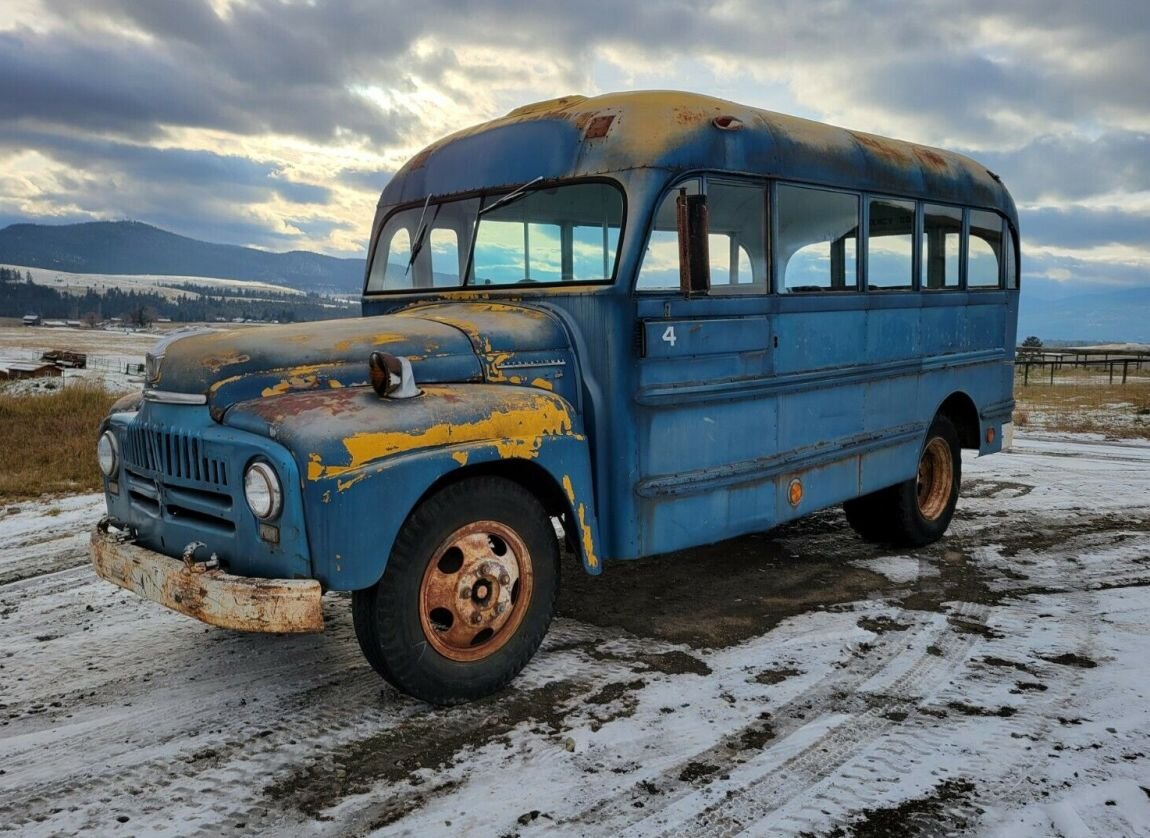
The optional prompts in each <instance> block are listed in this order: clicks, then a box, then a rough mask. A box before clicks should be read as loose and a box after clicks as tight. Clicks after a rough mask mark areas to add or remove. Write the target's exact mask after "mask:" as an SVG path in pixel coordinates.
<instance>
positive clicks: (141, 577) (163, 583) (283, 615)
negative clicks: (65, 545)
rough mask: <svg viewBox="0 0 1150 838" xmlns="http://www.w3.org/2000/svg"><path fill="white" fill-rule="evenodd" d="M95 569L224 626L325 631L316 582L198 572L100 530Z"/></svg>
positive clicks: (155, 599) (94, 548)
mask: <svg viewBox="0 0 1150 838" xmlns="http://www.w3.org/2000/svg"><path fill="white" fill-rule="evenodd" d="M90 555H91V559H92V566H93V568H94V569H95V571H96V575H98V576H99V577H100V578H102V579H106V580H107V581H109V582H112V583H113V584H115V585H119V586H120V587H121V588H126V589H127V590H129V591H132V592H133V593H136V594H139V595H140V596H141V597H143V598H144V599H150V600H152V601H153V602H158V603H160V604H161V605H164V606H167V607H168V608H170V609H172V610H173V611H178V612H180V613H181V614H186V615H187V616H189V617H195V618H196V619H197V620H200V621H202V622H205V623H208V624H209V625H213V626H218V627H220V628H227V629H236V630H238V631H259V632H275V633H291V634H302V633H309V632H320V631H323V607H322V604H321V596H322V591H321V588H320V584H319V582H317V581H316V580H314V579H254V578H248V577H242V576H232V575H231V574H228V573H224V572H223V571H222V570H218V569H216V570H200V569H199V568H200V567H202V566H200V565H192V566H190V567H189V566H188V565H186V564H184V562H182V561H180V560H178V559H172V558H169V557H167V556H164V555H161V554H159V553H153V552H152V551H151V550H145V549H143V548H142V547H137V546H135V545H132V544H126V543H122V542H119V541H117V540H115V539H113V538H111V537H109V536H107V535H106V534H105V533H104V532H102V531H101V530H100V529H99V528H97V529H96V530H95V531H93V533H92V541H91V553H90Z"/></svg>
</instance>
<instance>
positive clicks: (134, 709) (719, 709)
mask: <svg viewBox="0 0 1150 838" xmlns="http://www.w3.org/2000/svg"><path fill="white" fill-rule="evenodd" d="M964 469H965V478H964V487H963V488H964V499H963V500H962V501H961V502H960V507H959V514H958V517H957V519H956V521H955V522H954V524H953V526H952V528H951V531H950V533H949V534H948V535H947V537H946V538H944V539H943V540H942V541H941V542H940V543H938V544H936V545H933V546H931V547H929V548H926V549H923V550H917V551H901V552H899V551H891V550H889V549H885V548H880V547H874V546H871V545H867V544H865V543H864V542H862V541H860V540H859V539H858V538H857V537H855V536H854V534H853V533H852V532H851V531H850V529H849V527H848V526H847V524H846V521H845V519H844V517H843V515H842V513H841V512H839V511H838V510H830V511H825V512H821V513H817V514H815V515H813V516H811V517H809V518H806V519H804V520H801V521H799V522H796V523H794V524H790V525H787V526H785V527H781V528H779V529H776V530H774V531H771V532H769V533H763V534H757V535H753V536H749V537H746V538H741V539H737V540H734V541H729V542H723V543H721V544H717V545H712V546H710V547H706V548H702V549H698V550H692V551H685V552H683V553H680V554H676V555H671V556H663V557H658V558H652V559H647V560H642V561H638V562H633V563H620V564H615V565H610V566H608V567H607V568H606V570H605V572H604V574H603V575H602V576H601V577H598V578H590V577H587V576H585V575H584V574H583V573H582V571H581V570H580V569H579V568H578V567H577V566H576V564H575V562H574V561H570V562H568V563H567V567H566V568H565V573H564V576H563V587H562V593H561V597H560V602H559V611H558V617H557V619H556V621H555V623H554V624H553V626H552V630H551V632H550V634H549V635H548V638H547V639H546V640H545V642H544V646H543V649H542V650H541V651H540V653H539V654H538V655H537V656H536V658H535V659H534V660H533V661H532V662H531V664H529V666H528V667H527V669H526V670H525V671H524V673H523V675H521V676H520V678H518V679H517V680H516V681H515V682H514V684H513V685H512V686H511V687H510V688H509V689H508V690H506V691H505V692H504V693H502V694H500V695H498V696H494V697H492V698H490V699H487V700H484V701H481V702H477V703H474V704H471V705H468V706H464V707H459V708H454V709H449V710H439V709H434V708H431V707H429V706H427V705H425V704H422V703H420V702H417V701H414V700H412V699H409V698H406V697H405V696H402V695H399V694H397V693H396V692H395V691H393V690H392V689H390V688H389V687H387V686H386V685H385V684H384V683H383V682H382V681H380V680H379V678H378V677H377V676H375V674H374V673H373V672H372V671H371V670H370V668H369V667H368V665H367V664H366V663H365V662H364V661H363V659H362V658H361V657H360V654H359V650H358V647H357V646H356V643H355V639H354V633H353V631H352V626H351V618H350V614H349V608H348V606H349V602H348V598H347V597H346V596H344V595H328V596H327V597H326V600H325V611H326V621H327V629H326V631H325V632H324V633H323V634H322V635H315V636H304V637H282V636H280V637H276V636H264V635H247V634H240V633H235V632H229V631H223V630H218V629H212V628H207V627H205V626H203V625H200V624H198V623H195V622H194V621H191V620H188V619H186V618H183V617H181V616H179V615H175V614H172V613H170V612H167V611H166V610H164V609H163V608H162V607H160V606H157V605H155V604H152V603H147V602H143V601H141V600H139V599H138V598H136V597H135V596H134V595H131V594H128V593H126V592H123V591H120V590H119V589H116V588H114V587H112V586H110V585H108V584H106V583H104V582H101V581H99V580H97V579H95V578H94V577H93V575H92V573H91V571H90V570H89V569H88V567H87V566H86V558H85V552H84V545H85V540H86V530H87V528H88V527H89V526H90V525H91V524H92V523H93V522H94V520H95V519H96V518H97V517H98V516H99V513H100V509H101V506H102V501H101V500H100V499H99V498H98V497H96V496H80V497H74V498H66V499H60V500H56V501H45V502H42V503H39V504H24V505H19V506H14V507H10V508H7V509H0V535H2V536H3V539H2V542H0V641H2V645H0V831H12V832H17V833H27V834H53V833H74V832H78V831H84V830H95V831H97V832H100V833H105V834H124V835H128V834H181V835H186V834H204V835H207V834H211V835H218V834H229V833H234V834H249V833H264V834H314V835H328V834H338V835H348V834H351V835H360V834H370V833H375V832H378V833H380V834H388V835H390V834H397V835H398V834H410V835H421V836H422V835H428V834H447V833H451V834H474V835H524V836H527V835H532V834H544V833H547V834H570V835H623V834H626V835H670V834H674V835H684V834H685V835H715V834H738V833H742V832H746V833H747V834H752V835H762V834H771V835H776V834H777V835H834V836H845V835H885V834H900V835H903V834H905V835H941V834H1001V835H1013V834H1037V835H1068V836H1069V835H1080V834H1082V835H1089V834H1094V835H1146V834H1150V756H1148V755H1150V724H1148V722H1150V702H1148V701H1147V698H1148V697H1150V695H1148V694H1150V664H1147V660H1148V658H1147V655H1146V648H1147V638H1148V635H1150V445H1146V444H1145V443H1101V442H1097V441H1092V440H1089V439H1083V438H1073V437H1065V438H1061V439H1056V438H1041V437H1037V436H1034V435H1030V436H1027V435H1023V436H1022V437H1020V439H1019V441H1018V445H1017V447H1016V450H1015V451H1014V452H1013V453H1010V454H1004V455H1000V456H995V457H989V458H983V459H975V458H969V459H966V460H965V461H964Z"/></svg>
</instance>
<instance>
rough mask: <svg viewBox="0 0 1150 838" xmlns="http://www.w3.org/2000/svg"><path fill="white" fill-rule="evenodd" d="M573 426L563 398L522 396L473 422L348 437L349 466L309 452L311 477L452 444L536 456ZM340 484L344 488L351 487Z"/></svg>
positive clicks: (513, 455) (504, 454) (319, 477)
mask: <svg viewBox="0 0 1150 838" xmlns="http://www.w3.org/2000/svg"><path fill="white" fill-rule="evenodd" d="M571 431H572V421H571V415H570V413H569V412H568V411H567V408H566V407H565V406H564V404H563V402H562V401H561V400H559V399H556V398H554V397H551V396H547V395H544V394H542V393H540V394H538V395H535V396H532V397H530V398H528V399H526V400H523V399H521V398H519V399H516V400H515V402H514V403H513V404H510V405H508V406H507V407H506V408H504V409H497V410H495V411H493V412H492V413H491V414H490V415H487V416H484V417H482V418H480V419H476V420H475V421H472V422H459V423H455V422H442V423H439V424H437V425H433V426H431V427H428V428H425V429H413V430H410V431H407V430H400V431H381V432H360V433H355V434H352V435H351V436H349V437H347V438H345V439H344V440H343V447H344V448H345V449H346V451H347V454H348V462H347V464H346V465H342V464H340V465H337V464H334V463H332V464H325V463H324V462H323V461H322V459H321V458H320V455H319V454H315V453H313V454H311V455H310V457H309V462H308V468H307V477H308V480H311V481H315V480H322V479H325V478H333V477H334V478H338V477H340V476H342V475H345V474H347V473H348V472H351V471H355V470H357V469H360V468H362V467H363V466H365V465H367V464H369V463H373V462H376V461H378V460H381V459H384V458H385V457H389V456H392V455H394V454H400V453H405V452H409V451H417V450H424V449H429V448H443V447H447V446H451V445H459V444H466V443H476V442H487V443H490V444H491V445H493V446H494V447H495V449H496V450H497V451H498V452H499V455H500V457H502V458H504V459H513V458H520V459H533V458H534V457H536V456H537V455H538V453H539V449H540V448H541V447H542V445H543V439H544V437H548V436H562V435H565V434H570V433H571ZM349 485H352V484H351V483H350V482H349V483H347V484H338V485H337V488H339V489H340V490H341V491H342V490H343V489H345V488H347V486H349Z"/></svg>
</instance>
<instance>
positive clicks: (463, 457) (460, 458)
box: [451, 451, 469, 466]
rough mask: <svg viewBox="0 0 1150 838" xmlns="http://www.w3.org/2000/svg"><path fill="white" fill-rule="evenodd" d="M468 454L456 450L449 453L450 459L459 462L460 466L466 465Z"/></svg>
mask: <svg viewBox="0 0 1150 838" xmlns="http://www.w3.org/2000/svg"><path fill="white" fill-rule="evenodd" d="M468 456H469V455H468V453H467V452H466V451H456V452H455V453H454V454H452V455H451V459H453V460H455V462H457V463H459V464H460V465H461V466H465V465H467V458H468Z"/></svg>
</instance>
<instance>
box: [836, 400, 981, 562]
mask: <svg viewBox="0 0 1150 838" xmlns="http://www.w3.org/2000/svg"><path fill="white" fill-rule="evenodd" d="M961 482H962V457H961V450H960V448H959V444H958V432H957V431H956V430H955V428H954V423H952V422H951V421H950V419H948V418H947V417H945V416H936V417H935V419H934V422H932V423H931V426H930V430H929V431H927V434H926V441H925V442H924V443H923V447H922V451H921V453H920V454H919V458H918V470H917V473H916V474H915V476H914V477H912V478H911V479H910V480H905V481H903V482H902V483H898V484H896V485H894V486H891V487H889V488H886V489H880V490H879V491H877V492H872V493H871V494H869V495H864V496H863V497H861V498H855V499H854V500H850V501H847V502H846V503H845V504H843V508H844V509H845V511H846V515H847V521H848V522H849V523H850V525H851V526H852V527H853V528H854V530H855V531H856V532H857V533H858V534H859V535H861V536H862V537H863V538H865V539H866V540H868V541H878V542H886V543H890V544H896V545H898V546H901V547H922V546H924V545H927V544H932V543H933V542H935V541H938V539H940V538H942V535H943V533H945V532H946V529H947V527H949V526H950V521H951V518H953V517H954V508H955V506H956V505H957V504H958V488H959V484H960V483H961Z"/></svg>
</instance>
